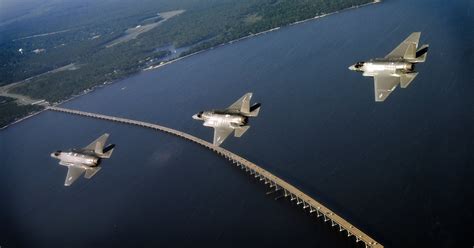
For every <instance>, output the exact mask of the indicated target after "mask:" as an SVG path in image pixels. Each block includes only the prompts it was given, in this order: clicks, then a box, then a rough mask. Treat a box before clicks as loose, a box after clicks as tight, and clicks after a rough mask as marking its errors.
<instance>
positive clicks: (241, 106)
mask: <svg viewBox="0 0 474 248" xmlns="http://www.w3.org/2000/svg"><path fill="white" fill-rule="evenodd" d="M251 98H252V93H247V94H245V95H244V96H242V97H241V98H240V99H239V100H237V101H236V102H234V103H233V104H232V105H230V106H229V107H228V108H227V109H228V110H238V111H240V112H242V113H250V99H251Z"/></svg>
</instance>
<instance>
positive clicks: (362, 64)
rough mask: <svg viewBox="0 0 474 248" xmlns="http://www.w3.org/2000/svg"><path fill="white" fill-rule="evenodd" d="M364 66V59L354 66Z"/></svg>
mask: <svg viewBox="0 0 474 248" xmlns="http://www.w3.org/2000/svg"><path fill="white" fill-rule="evenodd" d="M362 66H364V62H362V61H361V62H357V63H356V64H355V65H354V67H355V68H356V69H359V68H361V67H362Z"/></svg>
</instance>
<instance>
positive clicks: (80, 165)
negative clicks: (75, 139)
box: [51, 133, 115, 186]
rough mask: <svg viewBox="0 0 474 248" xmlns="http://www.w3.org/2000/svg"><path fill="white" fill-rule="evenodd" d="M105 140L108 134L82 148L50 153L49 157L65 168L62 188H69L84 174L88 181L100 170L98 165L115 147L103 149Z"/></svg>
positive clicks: (110, 146) (109, 146)
mask: <svg viewBox="0 0 474 248" xmlns="http://www.w3.org/2000/svg"><path fill="white" fill-rule="evenodd" d="M107 138H109V134H107V133H106V134H103V135H102V136H100V137H99V138H98V139H96V140H94V142H92V143H90V144H89V145H88V146H86V147H84V148H81V149H71V150H69V151H67V152H63V151H55V152H53V153H51V157H53V158H56V159H59V164H60V165H64V166H67V169H68V170H67V176H66V181H64V186H70V185H71V184H72V183H73V182H74V181H76V179H77V178H78V177H79V176H81V175H82V173H84V172H85V175H84V177H85V178H87V179H90V178H91V177H93V176H94V175H95V174H96V173H97V172H98V171H99V170H100V169H101V167H100V166H99V165H100V163H101V161H102V159H103V158H110V156H112V152H113V151H114V147H115V145H108V146H107V147H105V148H104V146H105V142H107Z"/></svg>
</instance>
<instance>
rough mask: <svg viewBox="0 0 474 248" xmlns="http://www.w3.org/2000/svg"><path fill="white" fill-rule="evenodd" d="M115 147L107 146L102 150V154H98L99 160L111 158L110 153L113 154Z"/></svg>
mask: <svg viewBox="0 0 474 248" xmlns="http://www.w3.org/2000/svg"><path fill="white" fill-rule="evenodd" d="M114 149H115V145H114V144H112V145H108V146H107V147H105V148H104V150H103V151H102V153H100V154H98V155H99V156H100V157H101V158H110V157H111V156H112V152H114Z"/></svg>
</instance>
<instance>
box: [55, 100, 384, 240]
mask: <svg viewBox="0 0 474 248" xmlns="http://www.w3.org/2000/svg"><path fill="white" fill-rule="evenodd" d="M48 109H49V110H53V111H58V112H63V113H69V114H74V115H80V116H87V117H92V118H96V119H101V120H108V121H114V122H119V123H125V124H129V125H136V126H140V127H147V128H151V129H155V130H159V131H162V132H165V133H168V134H172V135H175V136H178V137H181V138H184V139H187V140H190V141H192V142H194V143H197V144H200V145H202V146H204V147H206V148H208V149H210V150H212V151H214V152H216V153H217V154H219V155H221V156H223V157H225V158H227V159H228V160H229V161H232V163H233V164H235V165H236V166H238V167H240V168H241V169H245V171H247V172H249V173H250V175H253V176H254V177H255V178H258V179H259V180H260V181H263V182H264V183H265V184H269V186H270V188H274V191H283V196H285V197H290V200H291V201H296V203H297V205H301V206H302V207H303V209H309V212H310V213H316V216H317V217H323V218H324V221H325V222H327V221H331V226H332V227H335V226H337V227H338V230H339V231H340V232H343V231H346V232H347V236H348V237H350V236H354V237H355V240H356V242H363V243H364V244H365V247H366V248H368V247H371V248H383V245H381V244H379V243H378V242H376V241H375V240H374V239H372V238H371V237H370V236H369V235H367V234H365V233H364V232H362V231H361V230H360V229H358V228H357V227H355V226H353V225H352V224H351V223H349V222H348V221H347V220H345V219H344V218H342V217H341V216H339V215H337V214H336V213H334V212H333V211H331V210H330V209H329V208H327V207H325V206H324V205H323V204H321V203H320V202H318V201H316V200H315V199H313V198H312V197H311V196H309V195H307V194H305V193H303V192H302V191H300V190H299V189H297V188H296V187H294V186H292V185H291V184H289V183H287V182H285V181H284V180H283V179H281V178H279V177H277V176H275V175H273V174H272V173H270V172H268V171H266V170H265V169H263V168H261V167H260V166H258V165H256V164H254V163H252V162H250V161H248V160H246V159H245V158H242V157H240V156H238V155H236V154H234V153H232V152H230V151H228V150H226V149H224V148H222V147H219V146H215V145H213V144H212V143H209V142H207V141H205V140H202V139H200V138H197V137H195V136H192V135H190V134H187V133H183V132H180V131H177V130H174V129H171V128H167V127H163V126H160V125H156V124H152V123H147V122H142V121H136V120H129V119H125V118H120V117H114V116H108V115H102V114H95V113H89V112H83V111H78V110H72V109H66V108H60V107H48Z"/></svg>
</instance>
